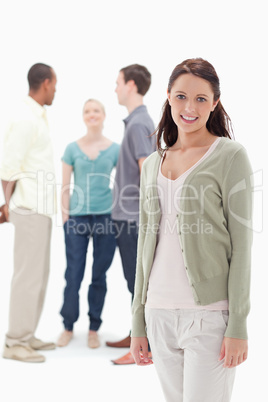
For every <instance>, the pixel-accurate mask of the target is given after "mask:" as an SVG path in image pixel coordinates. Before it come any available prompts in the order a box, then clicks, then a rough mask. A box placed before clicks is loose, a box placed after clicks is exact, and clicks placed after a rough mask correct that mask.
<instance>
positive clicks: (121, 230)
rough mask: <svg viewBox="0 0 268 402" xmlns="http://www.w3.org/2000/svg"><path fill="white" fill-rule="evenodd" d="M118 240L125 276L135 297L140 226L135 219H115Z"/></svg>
mask: <svg viewBox="0 0 268 402" xmlns="http://www.w3.org/2000/svg"><path fill="white" fill-rule="evenodd" d="M113 223H114V229H115V235H116V242H117V245H118V248H119V253H120V257H121V261H122V266H123V271H124V277H125V279H126V281H127V287H128V290H129V291H130V293H131V294H132V300H133V297H134V286H135V275H136V260H137V243H138V227H137V224H136V222H135V221H118V220H113Z"/></svg>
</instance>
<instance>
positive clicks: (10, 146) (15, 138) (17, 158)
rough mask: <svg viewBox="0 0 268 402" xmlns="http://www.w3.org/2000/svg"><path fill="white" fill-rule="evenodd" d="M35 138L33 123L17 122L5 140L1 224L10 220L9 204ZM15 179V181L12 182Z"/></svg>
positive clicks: (9, 130)
mask: <svg viewBox="0 0 268 402" xmlns="http://www.w3.org/2000/svg"><path fill="white" fill-rule="evenodd" d="M33 138H34V127H33V125H32V122H31V121H27V120H25V121H24V120H23V121H17V122H14V123H12V124H11V125H10V127H9V129H8V131H7V133H6V136H5V140H4V152H3V161H2V167H1V169H0V177H1V179H2V187H3V192H4V196H5V201H6V203H5V204H4V205H2V206H1V208H0V211H1V215H0V223H3V222H8V220H9V211H8V210H9V204H10V199H11V197H12V194H13V193H14V191H15V187H16V182H17V180H16V177H18V176H17V175H18V174H19V173H21V172H22V164H23V160H24V158H25V155H26V153H27V151H28V149H29V147H30V146H31V143H32V142H33ZM12 179H13V180H12Z"/></svg>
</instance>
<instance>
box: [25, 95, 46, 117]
mask: <svg viewBox="0 0 268 402" xmlns="http://www.w3.org/2000/svg"><path fill="white" fill-rule="evenodd" d="M24 102H25V103H26V104H27V105H28V106H30V108H31V109H32V111H33V112H34V113H35V114H36V115H37V116H40V117H46V109H45V108H44V107H43V106H41V105H40V104H39V103H38V102H36V101H35V100H34V99H33V98H32V97H31V96H29V95H27V96H26V98H25V99H24Z"/></svg>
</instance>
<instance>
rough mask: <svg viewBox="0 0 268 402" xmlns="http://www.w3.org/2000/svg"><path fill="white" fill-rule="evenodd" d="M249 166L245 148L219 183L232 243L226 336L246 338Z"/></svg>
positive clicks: (248, 283)
mask: <svg viewBox="0 0 268 402" xmlns="http://www.w3.org/2000/svg"><path fill="white" fill-rule="evenodd" d="M252 177H253V176H252V169H251V166H250V162H249V160H248V157H247V154H246V151H245V149H244V148H240V150H238V151H237V152H236V153H235V155H234V157H233V158H232V161H231V163H230V166H229V169H228V171H227V173H226V176H225V179H224V182H223V187H222V202H223V209H224V214H225V217H226V220H227V225H228V226H227V227H228V232H229V235H230V239H231V244H232V253H231V258H230V263H229V264H230V268H229V277H228V300H229V322H228V326H227V330H226V333H225V336H226V337H231V338H239V339H247V327H246V319H247V315H248V313H249V310H250V299H249V294H250V268H251V245H252V234H253V228H252V186H253V183H252Z"/></svg>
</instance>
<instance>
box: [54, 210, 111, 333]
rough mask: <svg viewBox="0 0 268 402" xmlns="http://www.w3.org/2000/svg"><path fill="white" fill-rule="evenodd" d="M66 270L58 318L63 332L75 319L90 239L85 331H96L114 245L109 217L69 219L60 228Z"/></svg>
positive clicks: (71, 325)
mask: <svg viewBox="0 0 268 402" xmlns="http://www.w3.org/2000/svg"><path fill="white" fill-rule="evenodd" d="M64 234H65V246H66V260H67V268H66V271H65V279H66V287H65V289H64V302H63V306H62V309H61V311H60V314H61V315H62V317H63V324H64V327H65V329H67V330H69V331H72V330H73V325H74V323H75V322H76V321H77V319H78V317H79V289H80V286H81V282H82V280H83V277H84V272H85V266H86V255H87V249H88V243H89V239H90V237H92V239H93V264H92V280H91V284H90V285H89V288H88V304H89V312H88V315H89V319H90V326H89V329H91V330H93V331H97V330H98V329H99V327H100V325H101V323H102V320H101V313H102V309H103V306H104V301H105V295H106V292H107V285H106V272H107V270H108V268H109V267H110V265H111V263H112V260H113V256H114V252H115V247H116V241H115V236H114V233H113V229H112V221H111V216H110V214H104V215H83V216H70V218H69V220H68V221H67V222H65V224H64Z"/></svg>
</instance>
